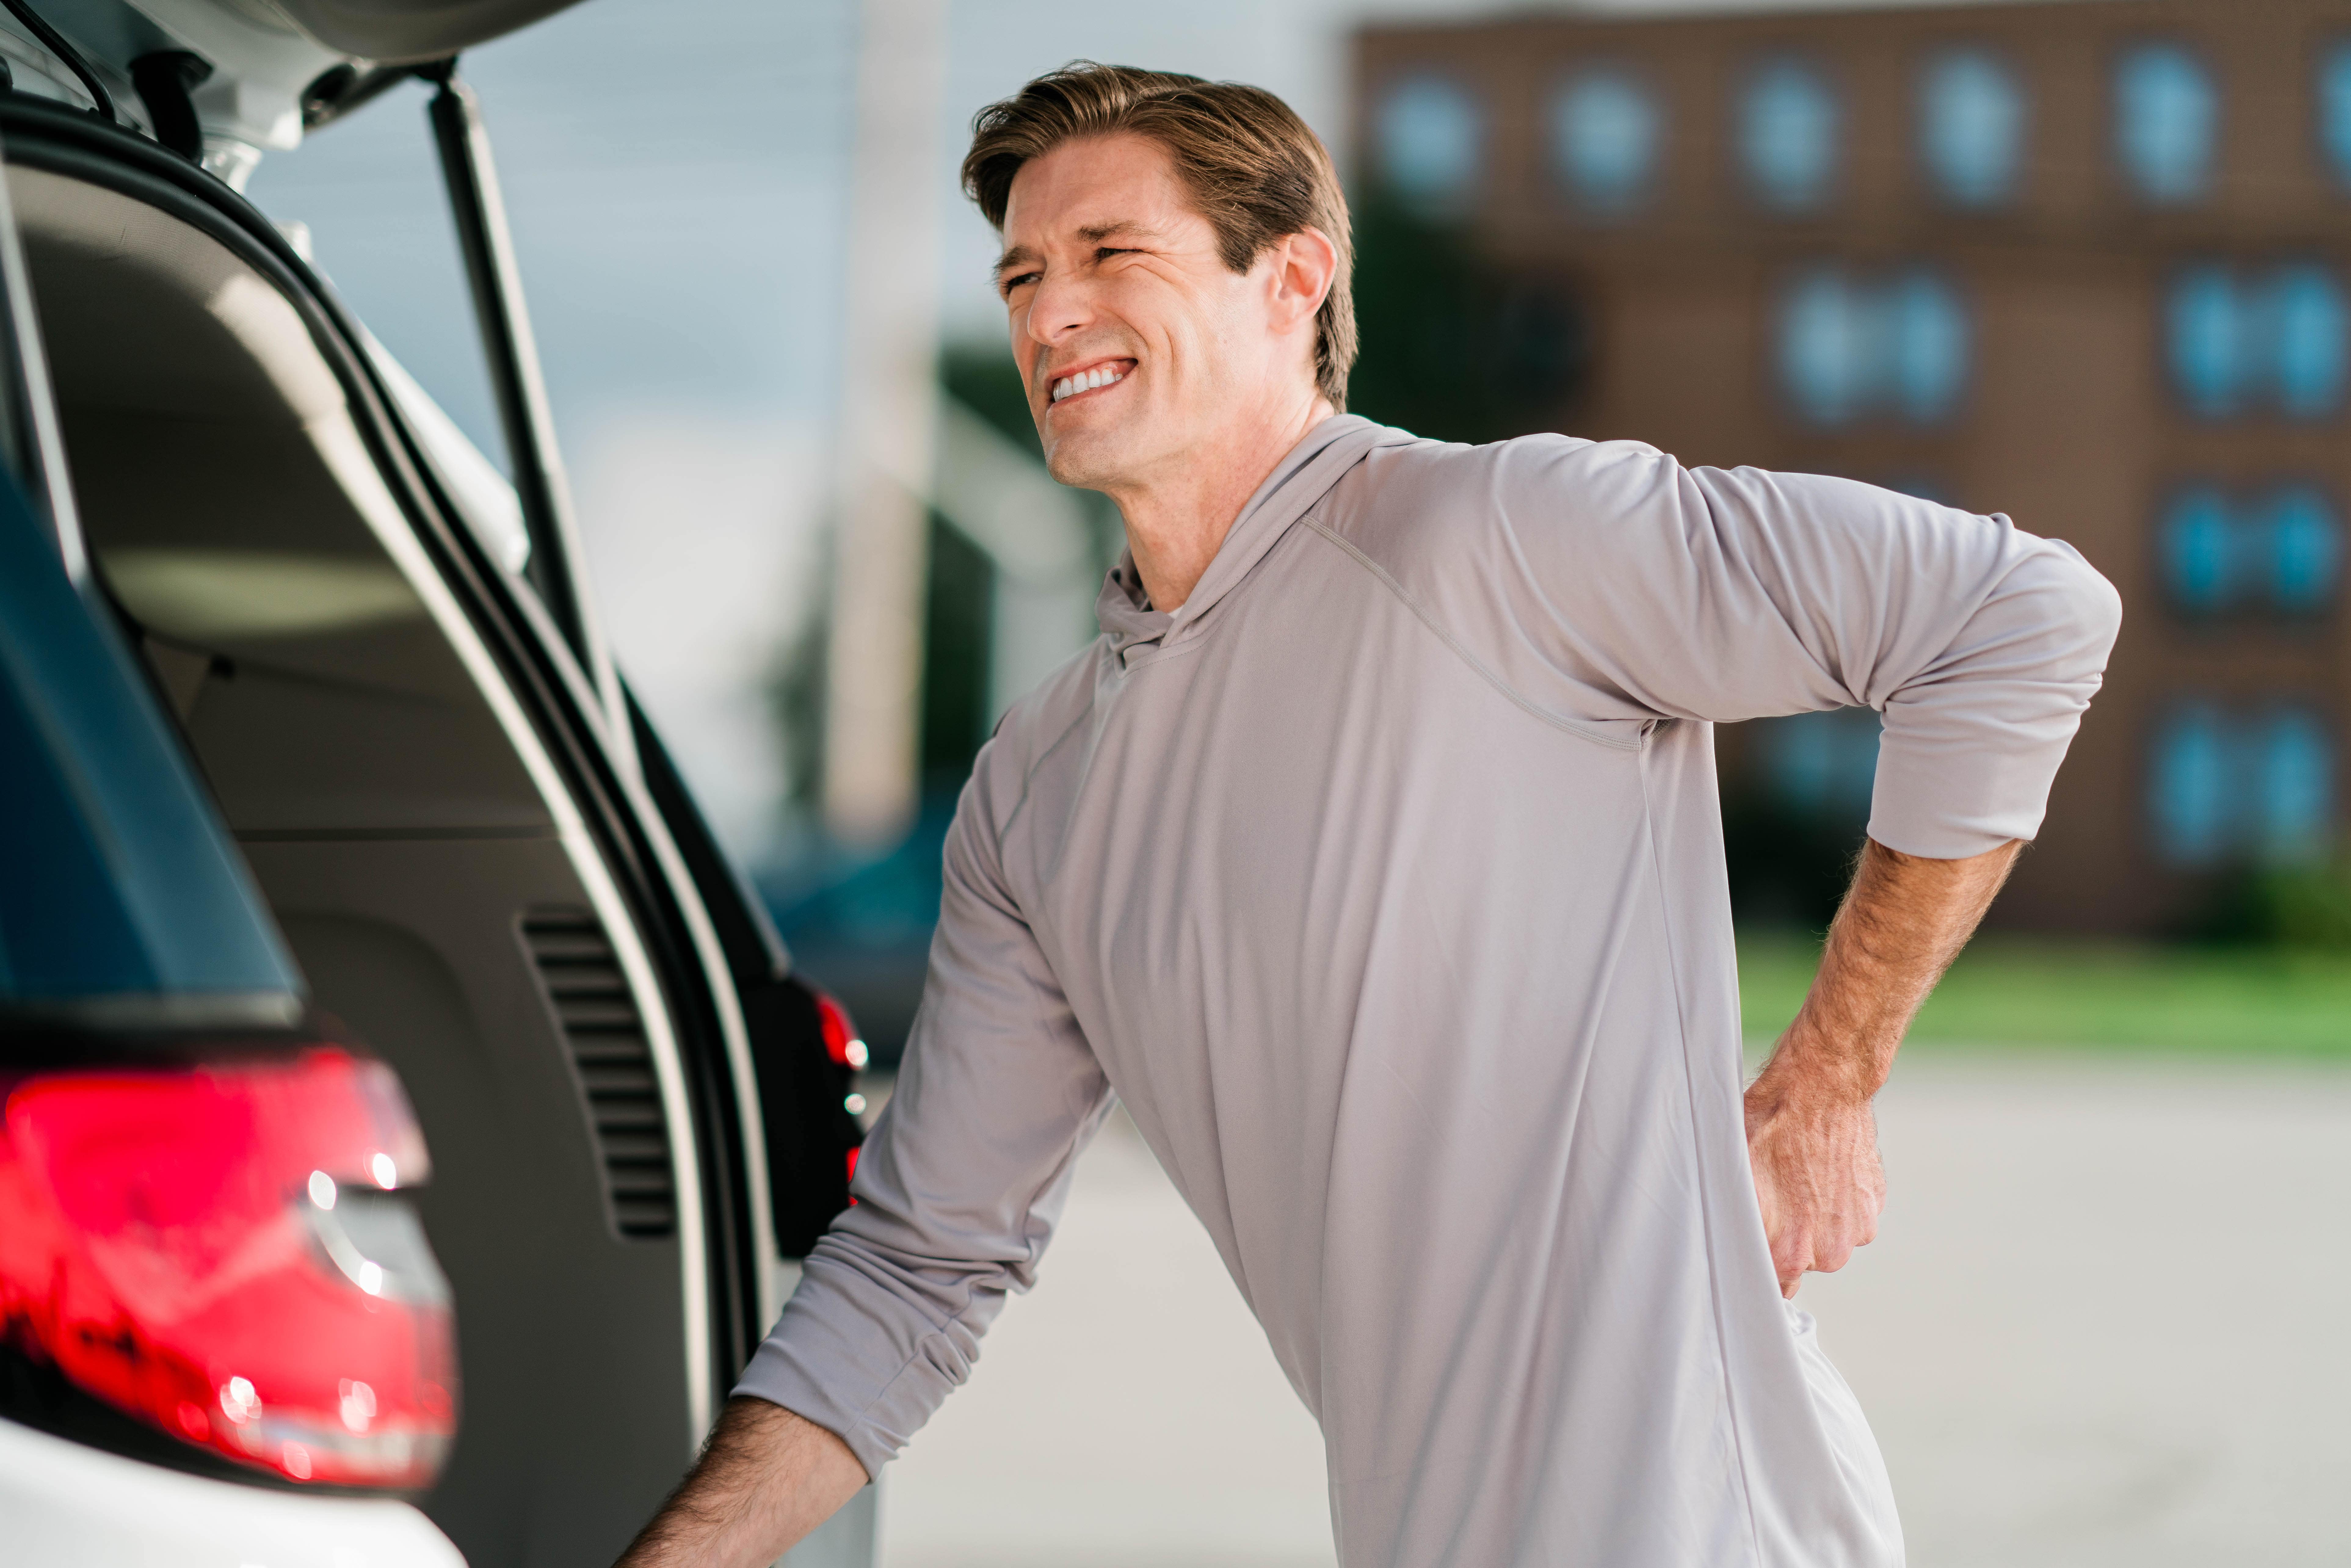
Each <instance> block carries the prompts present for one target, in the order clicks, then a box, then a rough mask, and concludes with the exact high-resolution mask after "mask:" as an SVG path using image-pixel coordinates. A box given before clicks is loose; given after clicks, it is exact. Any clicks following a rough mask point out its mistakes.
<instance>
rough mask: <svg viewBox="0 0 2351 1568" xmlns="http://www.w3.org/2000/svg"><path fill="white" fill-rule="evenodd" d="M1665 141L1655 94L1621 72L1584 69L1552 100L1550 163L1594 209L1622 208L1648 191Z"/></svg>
mask: <svg viewBox="0 0 2351 1568" xmlns="http://www.w3.org/2000/svg"><path fill="white" fill-rule="evenodd" d="M1664 140H1665V116H1664V115H1663V113H1662V112H1661V111H1660V110H1658V108H1657V101H1656V95H1655V94H1653V93H1652V92H1650V90H1649V89H1648V88H1647V87H1646V85H1645V84H1644V83H1642V82H1641V81H1639V80H1637V79H1636V78H1634V77H1632V76H1631V75H1629V74H1628V73H1626V72H1625V71H1621V70H1614V69H1598V70H1587V71H1584V72H1583V73H1581V74H1579V75H1577V76H1575V77H1573V78H1570V79H1569V81H1568V82H1567V84H1566V85H1565V86H1563V87H1562V88H1561V89H1560V90H1559V95H1558V96H1557V97H1556V98H1554V99H1552V106H1551V148H1552V161H1553V162H1554V163H1555V164H1556V166H1557V168H1558V171H1559V176H1560V178H1561V180H1562V181H1563V182H1565V183H1566V185H1567V188H1568V190H1569V191H1570V192H1571V193H1573V194H1574V196H1575V198H1576V199H1577V200H1578V201H1579V202H1581V203H1583V204H1584V205H1585V206H1587V207H1590V208H1593V210H1595V211H1598V212H1622V211H1624V210H1625V208H1627V207H1630V206H1633V205H1635V204H1637V203H1638V202H1639V201H1640V200H1641V198H1642V197H1644V196H1646V195H1647V194H1648V192H1649V186H1650V183H1651V182H1652V181H1654V180H1655V179H1656V168H1657V153H1658V150H1659V148H1660V146H1661V144H1662V143H1663V141H1664Z"/></svg>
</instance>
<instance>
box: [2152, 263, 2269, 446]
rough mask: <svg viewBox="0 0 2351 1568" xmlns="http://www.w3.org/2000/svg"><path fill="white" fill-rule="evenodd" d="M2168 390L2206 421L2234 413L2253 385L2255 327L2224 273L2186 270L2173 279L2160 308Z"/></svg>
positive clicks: (2233, 282) (2231, 280) (2233, 283)
mask: <svg viewBox="0 0 2351 1568" xmlns="http://www.w3.org/2000/svg"><path fill="white" fill-rule="evenodd" d="M2164 314H2165V317H2166V320H2165V323H2164V325H2165V334H2164V335H2165V338H2166V340H2167V341H2168V357H2169V359H2170V361H2171V379H2172V384H2173V385H2174V386H2176V387H2177V388H2178V389H2179V396H2180V399H2181V401H2183V402H2186V403H2187V404H2188V406H2189V409H2190V410H2191V411H2192V412H2194V413H2199V414H2202V415H2205V416H2206V417H2207V418H2217V417H2220V416H2221V415H2224V414H2230V413H2235V412H2237V409H2238V408H2239V406H2240V405H2241V403H2242V402H2243V401H2244V397H2245V393H2246V392H2247V390H2248V388H2247V383H2248V382H2250V381H2252V368H2253V366H2252V361H2253V359H2254V356H2255V351H2256V349H2257V340H2258V337H2259V335H2260V334H2259V324H2258V323H2257V322H2256V321H2255V320H2254V319H2252V318H2253V316H2254V314H2255V313H2254V312H2253V311H2251V310H2249V309H2247V308H2246V306H2245V302H2244V300H2243V299H2242V298H2240V296H2239V294H2238V291H2237V284H2236V280H2235V279H2234V278H2233V277H2231V276H2230V275H2229V272H2228V270H2227V269H2226V268H2225V267H2209V266H2208V267H2189V268H2188V269H2187V270H2186V271H2185V272H2182V273H2181V274H2180V275H2179V277H2177V278H2175V279H2174V280H2173V282H2172V285H2171V296H2170V298H2169V300H2168V302H2167V305H2166V308H2165V312H2164Z"/></svg>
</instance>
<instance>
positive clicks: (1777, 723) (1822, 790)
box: [1763, 707, 1881, 818]
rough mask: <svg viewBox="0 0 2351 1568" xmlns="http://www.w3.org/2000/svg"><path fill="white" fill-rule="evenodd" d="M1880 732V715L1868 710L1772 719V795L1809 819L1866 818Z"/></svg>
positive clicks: (1768, 760) (1768, 754)
mask: <svg viewBox="0 0 2351 1568" xmlns="http://www.w3.org/2000/svg"><path fill="white" fill-rule="evenodd" d="M1880 728H1881V726H1880V723H1879V720H1878V716H1877V714H1876V712H1875V711H1874V710H1873V709H1870V708H1865V707H1848V708H1836V709H1833V710H1832V711H1830V712H1827V713H1800V714H1796V715H1793V716H1790V717H1787V718H1778V719H1772V720H1771V721H1770V722H1769V723H1768V724H1767V725H1766V726H1765V727H1764V729H1763V736H1764V748H1763V750H1764V766H1765V768H1767V770H1768V772H1769V775H1770V778H1771V788H1772V789H1773V791H1774V792H1775V793H1777V794H1778V795H1779V797H1780V798H1781V800H1782V801H1784V802H1786V803H1787V804H1788V805H1791V806H1793V807H1795V808H1796V809H1797V810H1800V811H1802V812H1805V813H1807V814H1811V815H1832V816H1840V817H1853V818H1862V817H1866V816H1867V815H1868V814H1869V802H1870V793H1871V791H1872V789H1874V788H1875V786H1876V779H1877V737H1878V732H1879V729H1880Z"/></svg>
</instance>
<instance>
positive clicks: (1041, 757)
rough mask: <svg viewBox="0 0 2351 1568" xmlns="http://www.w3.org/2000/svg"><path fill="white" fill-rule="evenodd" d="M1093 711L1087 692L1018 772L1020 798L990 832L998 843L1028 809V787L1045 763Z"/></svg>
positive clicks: (1033, 782) (1009, 710) (1092, 702)
mask: <svg viewBox="0 0 2351 1568" xmlns="http://www.w3.org/2000/svg"><path fill="white" fill-rule="evenodd" d="M1093 711H1094V699H1093V694H1092V692H1091V691H1089V692H1088V693H1087V694H1086V701H1085V706H1082V707H1081V708H1080V709H1079V710H1078V712H1077V715H1076V716H1075V717H1073V718H1071V720H1070V722H1069V723H1067V724H1065V725H1063V726H1062V727H1061V730H1060V731H1059V732H1058V733H1056V734H1055V735H1054V737H1053V738H1052V739H1051V740H1050V742H1048V743H1047V744H1046V745H1045V746H1043V747H1040V749H1039V750H1038V753H1037V758H1036V760H1035V761H1033V762H1031V763H1029V766H1028V767H1026V768H1022V769H1021V770H1020V798H1019V800H1015V801H1013V802H1012V810H1009V811H1007V812H1006V813H1005V814H1004V821H1003V823H1002V824H1001V825H1000V826H997V827H994V828H992V829H991V830H990V831H991V832H992V834H993V835H994V837H995V839H996V841H998V843H999V844H1001V843H1002V842H1003V841H1004V835H1005V834H1007V833H1008V832H1010V831H1012V824H1013V823H1014V822H1017V821H1019V820H1020V813H1021V812H1022V811H1024V810H1028V809H1029V788H1030V786H1032V785H1033V784H1035V783H1036V781H1037V775H1038V773H1039V771H1040V770H1041V769H1042V768H1044V766H1045V764H1046V762H1047V761H1048V760H1050V758H1051V757H1052V755H1053V753H1055V752H1057V751H1059V750H1061V747H1062V744H1063V743H1064V742H1066V741H1067V740H1068V739H1069V738H1070V737H1071V736H1072V735H1074V734H1076V733H1077V729H1078V727H1079V726H1080V725H1081V724H1083V723H1085V722H1086V716H1088V715H1089V714H1091V713H1092V712H1093ZM1005 713H1006V715H1007V716H1009V715H1010V713H1011V709H1009V708H1007V709H1006V710H1005ZM998 722H999V724H1000V723H1001V721H1000V720H999V721H998Z"/></svg>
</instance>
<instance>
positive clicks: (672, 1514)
mask: <svg viewBox="0 0 2351 1568" xmlns="http://www.w3.org/2000/svg"><path fill="white" fill-rule="evenodd" d="M865 1480H866V1477H865V1468H864V1467H863V1466H862V1465H861V1464H859V1463H858V1461H857V1458H856V1456H855V1455H853V1454H852V1453H851V1452H850V1451H849V1446H848V1445H847V1444H845V1443H843V1442H842V1441H841V1439H840V1438H839V1437H834V1436H833V1435H832V1434H831V1432H828V1431H826V1430H825V1429H824V1428H823V1427H820V1426H818V1425H816V1424H815V1423H814V1422H812V1421H807V1420H803V1419H802V1418H801V1417H799V1416H795V1415H794V1414H792V1413H791V1412H790V1411H789V1410H787V1409H785V1408H784V1407H783V1406H780V1405H770V1404H768V1402H767V1401H766V1400H764V1399H744V1398H737V1399H730V1400H728V1401H727V1403H726V1410H725V1412H724V1413H723V1414H721V1415H720V1416H719V1417H718V1425H717V1427H716V1428H715V1429H714V1430H713V1431H712V1433H711V1435H710V1441H709V1443H708V1444H707V1445H706V1446H705V1448H703V1450H702V1458H700V1459H699V1460H697V1461H695V1467H694V1469H693V1470H692V1472H691V1473H689V1474H688V1475H687V1476H686V1478H685V1479H684V1482H682V1483H681V1484H680V1485H679V1487H678V1489H677V1490H676V1491H675V1492H674V1493H672V1494H671V1496H670V1500H669V1501H668V1503H667V1504H665V1505H664V1507H663V1509H662V1511H661V1512H660V1513H659V1514H658V1515H657V1516H655V1518H654V1520H653V1522H652V1523H651V1524H649V1525H647V1526H645V1528H644V1532H643V1534H641V1535H639V1536H638V1537H637V1539H636V1541H635V1542H634V1543H633V1544H632V1545H631V1546H630V1548H629V1550H628V1551H627V1552H626V1553H624V1554H623V1555H622V1558H621V1561H620V1564H619V1568H684V1565H685V1564H688V1563H691V1564H693V1565H694V1568H766V1565H767V1564H768V1563H773V1562H774V1561H775V1560H776V1559H777V1558H778V1557H781V1556H782V1555H783V1554H784V1553H785V1552H789V1551H790V1550H791V1548H792V1547H793V1546H794V1545H795V1544H797V1543H798V1542H799V1540H800V1539H801V1538H802V1537H803V1536H805V1535H807V1534H808V1532H809V1531H811V1530H814V1529H815V1528H816V1527H817V1526H818V1525H820V1524H822V1523H823V1522H824V1521H826V1520H828V1519H830V1518H831V1517H832V1515H833V1513H834V1512H835V1511H837V1510H839V1509H840V1507H841V1504H843V1503H845V1502H847V1501H848V1500H850V1499H851V1498H852V1496H854V1495H855V1494H856V1492H857V1490H858V1489H859V1488H860V1487H862V1486H863V1485H864V1484H865Z"/></svg>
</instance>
